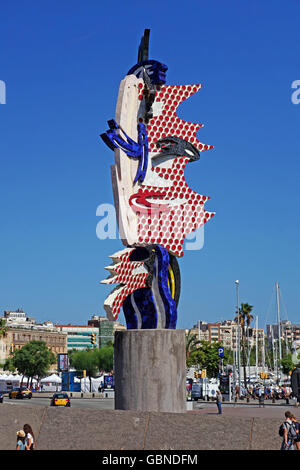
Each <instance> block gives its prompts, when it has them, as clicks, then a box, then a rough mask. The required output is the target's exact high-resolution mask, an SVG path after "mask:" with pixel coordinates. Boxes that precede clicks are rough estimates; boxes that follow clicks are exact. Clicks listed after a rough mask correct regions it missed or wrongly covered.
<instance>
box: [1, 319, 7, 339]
mask: <svg viewBox="0 0 300 470" xmlns="http://www.w3.org/2000/svg"><path fill="white" fill-rule="evenodd" d="M7 331H8V326H6V321H5V320H4V318H0V338H1V336H3V337H5V336H6V335H7Z"/></svg>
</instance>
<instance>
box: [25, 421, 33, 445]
mask: <svg viewBox="0 0 300 470" xmlns="http://www.w3.org/2000/svg"><path fill="white" fill-rule="evenodd" d="M23 430H24V432H25V435H26V437H25V449H26V450H33V449H35V438H34V434H33V431H32V428H31V426H30V425H29V424H24V426H23Z"/></svg>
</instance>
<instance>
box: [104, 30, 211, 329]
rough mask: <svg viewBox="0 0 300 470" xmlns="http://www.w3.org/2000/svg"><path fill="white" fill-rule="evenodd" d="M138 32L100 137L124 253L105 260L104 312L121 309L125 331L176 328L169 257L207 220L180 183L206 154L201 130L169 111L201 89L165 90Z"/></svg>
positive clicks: (198, 199)
mask: <svg viewBox="0 0 300 470" xmlns="http://www.w3.org/2000/svg"><path fill="white" fill-rule="evenodd" d="M149 34H150V31H149V30H145V32H144V36H143V37H142V41H141V45H140V48H139V53H138V63H137V64H136V65H135V66H134V67H132V68H131V69H130V70H129V72H128V74H127V75H126V77H125V78H124V79H123V80H122V81H121V84H120V89H119V95H118V100H117V106H116V116H115V119H114V120H110V121H108V126H109V129H108V130H107V131H106V132H105V133H103V134H101V138H102V139H103V141H104V142H105V143H106V144H107V145H108V146H109V147H110V148H111V149H112V150H114V153H115V164H114V165H112V166H111V176H112V184H113V192H114V201H115V206H116V211H117V220H118V227H119V232H120V236H121V239H122V242H123V244H124V245H125V246H126V247H127V248H126V249H124V250H123V251H121V252H118V253H116V254H114V255H112V256H111V258H112V259H113V264H112V265H111V266H108V267H107V268H106V269H108V270H109V271H110V273H111V276H110V277H109V278H108V279H106V280H104V281H102V282H103V283H106V284H119V286H118V287H117V288H116V289H115V290H114V291H113V292H112V293H111V294H110V295H109V296H108V297H107V299H106V301H105V303H104V308H105V310H106V313H107V317H108V318H109V319H110V320H116V319H117V317H118V314H119V312H120V309H121V307H123V311H124V315H125V319H126V323H127V328H128V329H139V328H176V320H177V306H178V301H179V296H180V271H179V266H178V262H177V257H182V256H183V242H184V239H185V237H186V235H187V234H188V233H190V232H192V231H194V230H195V229H197V228H198V227H200V226H201V225H203V224H204V223H206V222H207V221H208V220H209V219H211V217H213V215H214V213H212V212H209V211H206V210H205V208H204V204H205V202H206V201H207V200H208V199H209V198H208V197H207V196H201V195H200V194H198V193H196V192H194V191H192V190H191V188H189V186H188V185H187V184H186V181H185V178H184V169H185V166H186V165H187V163H190V162H195V161H197V160H199V158H200V153H201V152H202V151H204V150H208V149H210V148H213V146H211V145H206V144H203V143H201V142H199V140H198V139H197V135H196V134H197V131H198V130H199V129H200V128H201V127H202V125H201V124H194V123H191V122H186V121H183V120H182V119H180V118H179V117H178V116H177V114H176V110H177V108H178V106H179V105H180V104H181V103H182V102H183V101H184V100H186V99H187V98H189V97H190V96H192V95H193V94H194V93H196V92H197V91H199V90H200V88H201V85H179V86H178V85H166V72H167V69H168V67H167V66H166V65H164V64H162V63H161V62H158V61H155V60H148V49H149Z"/></svg>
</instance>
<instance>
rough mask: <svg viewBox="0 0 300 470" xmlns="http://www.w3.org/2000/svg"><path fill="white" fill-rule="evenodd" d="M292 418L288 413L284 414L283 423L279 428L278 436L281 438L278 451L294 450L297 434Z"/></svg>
mask: <svg viewBox="0 0 300 470" xmlns="http://www.w3.org/2000/svg"><path fill="white" fill-rule="evenodd" d="M292 417H293V415H292V413H291V412H290V411H286V412H285V421H284V422H283V423H282V424H281V426H280V428H279V435H280V436H281V437H283V440H282V444H281V449H280V450H294V440H295V439H296V438H297V433H296V428H295V425H294V423H293V420H292Z"/></svg>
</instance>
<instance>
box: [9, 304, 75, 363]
mask: <svg viewBox="0 0 300 470" xmlns="http://www.w3.org/2000/svg"><path fill="white" fill-rule="evenodd" d="M6 314H7V315H6V316H4V318H5V319H6V326H7V327H8V329H7V331H6V333H5V334H4V335H3V336H1V337H0V369H1V370H3V365H4V363H5V362H6V361H7V359H8V358H9V357H10V355H11V354H12V353H13V352H14V351H16V350H17V349H21V348H22V347H23V346H25V344H27V343H29V342H30V341H44V342H45V343H46V345H47V347H48V348H49V350H50V351H52V352H53V353H54V354H55V355H57V354H65V353H66V352H67V335H66V334H64V333H61V332H60V331H58V330H57V328H55V327H54V325H53V323H51V322H46V323H43V324H38V323H34V321H32V319H31V320H30V321H28V320H27V317H26V314H25V313H24V312H23V311H18V310H17V311H16V312H6ZM15 314H17V315H15ZM54 366H55V365H54V364H53V367H54Z"/></svg>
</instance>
